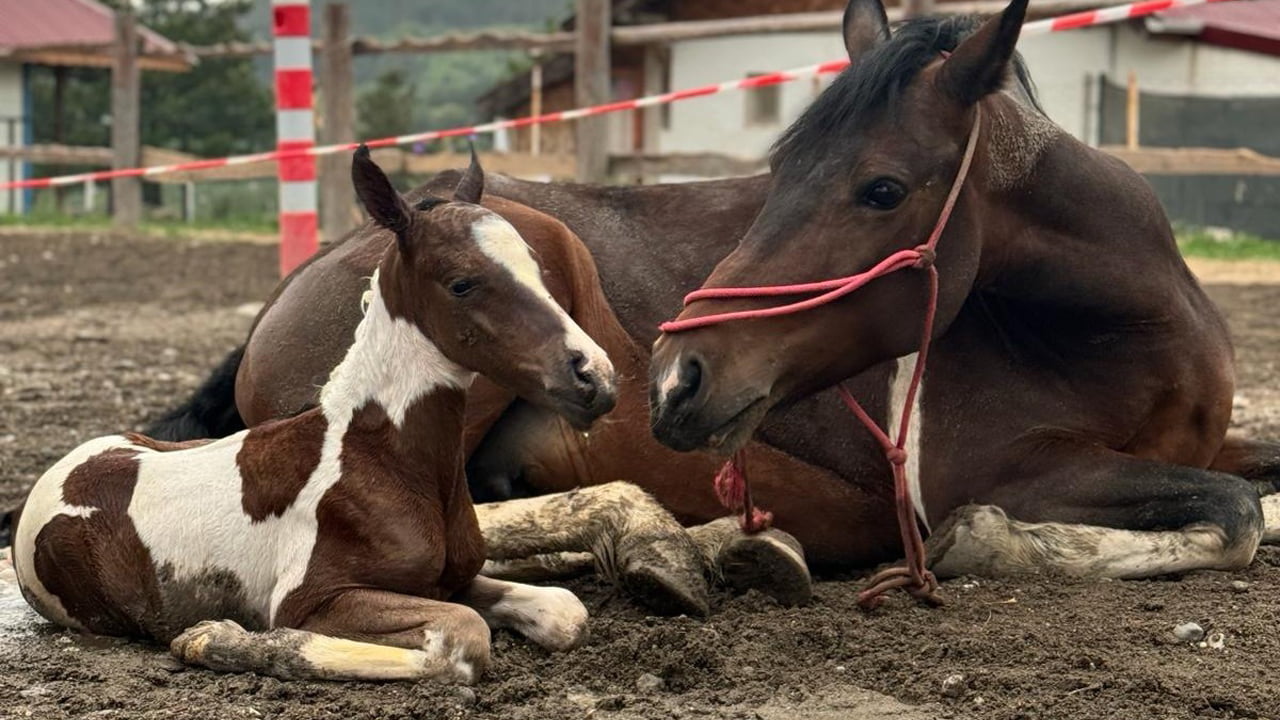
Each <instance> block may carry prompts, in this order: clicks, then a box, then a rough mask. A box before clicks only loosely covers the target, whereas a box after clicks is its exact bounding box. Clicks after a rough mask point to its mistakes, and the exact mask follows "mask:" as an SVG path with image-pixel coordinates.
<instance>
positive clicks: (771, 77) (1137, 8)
mask: <svg viewBox="0 0 1280 720" xmlns="http://www.w3.org/2000/svg"><path fill="white" fill-rule="evenodd" d="M1211 2H1230V0H1143V2H1136V3H1130V4H1127V5H1116V6H1114V7H1109V8H1103V9H1101V10H1090V11H1087V12H1080V13H1073V14H1070V15H1062V16H1059V17H1056V18H1048V19H1045V20H1037V21H1035V22H1030V23H1027V24H1026V25H1024V26H1023V29H1022V34H1023V35H1024V36H1026V35H1041V34H1045V33H1051V32H1061V31H1063V30H1075V29H1077V28H1083V27H1091V26H1096V25H1105V24H1107V23H1113V22H1118V21H1121V20H1127V19H1132V18H1137V17H1142V16H1144V15H1150V14H1152V13H1156V12H1160V11H1162V10H1170V9H1173V8H1179V7H1188V6H1191V5H1203V4H1205V3H1211ZM848 66H849V61H848V60H847V59H841V60H832V61H831V62H825V63H820V64H818V65H808V66H805V67H799V68H793V69H791V70H783V71H780V72H775V73H769V74H767V75H757V76H754V77H749V78H745V79H742V80H730V81H728V82H722V83H717V84H714V85H704V86H702V87H696V88H689V89H685V90H676V91H674V92H668V93H662V94H660V95H649V96H647V97H642V98H635V99H632V100H621V101H618V102H612V103H606V104H603V105H593V106H591V107H585V108H577V109H574V110H564V111H560V112H550V113H543V114H542V115H532V116H528V117H522V118H515V119H512V120H498V121H495V122H489V123H482V124H479V125H470V126H467V127H458V128H450V129H447V130H428V131H427V132H420V133H412V134H409V135H399V136H396V137H389V138H379V139H377V140H368V141H366V142H365V144H367V145H368V146H369V147H372V148H378V147H391V146H396V145H409V144H412V143H417V142H427V141H430V140H439V139H442V138H450V137H460V136H468V135H478V134H482V133H491V132H496V131H498V130H506V129H512V128H522V127H526V126H529V125H538V124H543V123H553V122H561V121H565V120H577V119H578V118H583V117H589V116H592V115H604V114H606V113H613V112H621V111H625V110H636V109H639V108H645V107H651V106H653V105H665V104H666V103H672V102H677V101H679V100H688V99H690V98H697V97H703V96H706V95H716V94H718V93H722V92H729V91H732V90H746V89H750V88H757V87H765V86H767V85H778V84H781V83H786V82H791V81H793V80H798V79H801V78H806V77H813V76H817V75H827V74H830V73H837V72H840V71H841V70H843V69H845V68H846V67H848ZM358 145H359V143H338V144H336V145H317V146H314V147H310V148H305V149H301V150H284V149H280V150H277V151H275V152H262V153H255V154H252V155H236V156H232V157H226V158H216V159H209V160H196V161H193V162H186V163H177V164H174V165H155V166H152V167H145V168H126V169H123V170H101V171H98V172H90V173H80V174H77V175H61V176H58V177H45V178H32V179H30V180H17V181H14V182H8V183H0V190H5V189H8V188H41V187H51V186H58V185H74V184H76V183H83V182H87V181H95V180H109V179H111V178H117V177H150V176H154V175H164V174H166V173H175V172H190V171H195V170H208V169H210V168H219V167H227V166H232V165H249V164H252V163H260V162H268V161H271V160H292V159H295V158H301V157H315V156H319V155H331V154H333V153H340V152H350V151H352V150H354V149H355V148H356V147H357V146H358Z"/></svg>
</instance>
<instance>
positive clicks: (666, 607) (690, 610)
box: [620, 562, 711, 617]
mask: <svg viewBox="0 0 1280 720" xmlns="http://www.w3.org/2000/svg"><path fill="white" fill-rule="evenodd" d="M620 580H621V583H622V588H623V590H625V591H626V592H627V593H628V594H630V595H631V596H632V597H634V598H635V599H636V600H638V601H640V602H641V603H642V604H644V605H645V607H648V608H649V609H650V610H653V611H654V612H655V613H657V614H659V615H693V616H696V617H705V616H706V615H707V614H709V613H710V612H711V604H710V601H709V600H708V599H707V581H706V579H705V578H703V576H702V573H701V572H697V573H693V572H682V571H681V570H680V569H679V568H670V567H665V566H661V565H656V564H654V563H651V562H650V563H644V562H634V563H631V564H630V567H628V568H627V569H626V570H625V571H623V573H622V576H621V578H620Z"/></svg>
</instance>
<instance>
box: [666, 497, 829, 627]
mask: <svg viewBox="0 0 1280 720" xmlns="http://www.w3.org/2000/svg"><path fill="white" fill-rule="evenodd" d="M689 535H690V537H692V538H693V541H694V542H695V543H697V545H698V549H699V550H701V551H702V556H703V559H704V560H705V561H706V563H707V567H708V569H709V570H710V572H711V575H712V576H713V577H715V578H716V579H718V580H720V581H722V582H724V583H725V584H726V585H728V586H729V587H731V588H733V589H734V590H736V591H738V592H746V591H747V590H758V591H760V592H762V593H764V594H766V595H768V596H769V597H772V598H773V599H774V600H777V601H778V603H780V604H782V605H785V606H788V607H789V606H794V605H803V604H804V603H807V602H809V600H810V599H811V598H812V597H813V580H812V578H810V576H809V566H808V565H807V564H806V563H805V559H804V548H802V547H801V546H800V543H799V542H798V541H797V540H796V539H795V538H794V537H792V536H791V535H790V534H788V533H785V532H783V531H781V530H778V529H777V528H771V529H769V530H765V531H764V532H760V533H754V534H751V535H748V534H747V533H744V532H743V531H742V529H741V528H740V527H739V525H738V518H736V517H724V518H720V519H719V520H714V521H712V522H709V523H707V524H705V525H699V526H697V527H692V528H689Z"/></svg>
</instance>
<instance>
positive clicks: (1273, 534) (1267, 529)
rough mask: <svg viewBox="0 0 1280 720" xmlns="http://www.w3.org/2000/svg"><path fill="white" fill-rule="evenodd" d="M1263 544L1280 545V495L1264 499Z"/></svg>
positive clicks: (1268, 496)
mask: <svg viewBox="0 0 1280 720" xmlns="http://www.w3.org/2000/svg"><path fill="white" fill-rule="evenodd" d="M1262 522H1263V525H1264V528H1263V531H1262V542H1264V543H1267V544H1268V545H1276V544H1280V493H1276V494H1274V495H1267V496H1266V497H1264V498H1262Z"/></svg>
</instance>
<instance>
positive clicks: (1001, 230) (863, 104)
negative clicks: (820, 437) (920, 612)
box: [651, 0, 1276, 577]
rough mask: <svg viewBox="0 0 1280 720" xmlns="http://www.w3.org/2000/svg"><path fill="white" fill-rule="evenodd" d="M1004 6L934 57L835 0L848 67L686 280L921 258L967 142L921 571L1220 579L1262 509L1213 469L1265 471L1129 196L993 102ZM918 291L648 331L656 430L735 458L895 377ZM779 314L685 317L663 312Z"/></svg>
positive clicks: (925, 490) (926, 432) (721, 303)
mask: <svg viewBox="0 0 1280 720" xmlns="http://www.w3.org/2000/svg"><path fill="white" fill-rule="evenodd" d="M1026 5H1027V2H1026V0H1014V2H1013V3H1012V4H1011V5H1010V6H1009V7H1008V8H1007V9H1006V10H1005V12H1004V13H1003V14H1002V15H1000V16H999V17H996V18H993V19H991V20H990V21H988V22H987V23H985V24H984V25H983V26H982V27H981V28H980V29H978V30H977V31H976V32H974V33H973V34H971V35H970V36H968V37H967V38H965V39H963V40H962V41H960V42H958V43H953V42H952V41H951V40H952V38H951V37H950V35H951V33H949V32H947V31H946V29H947V28H948V24H945V23H943V24H939V23H937V22H925V23H911V24H908V25H906V26H905V27H903V28H902V29H900V30H899V31H898V32H897V33H896V34H894V35H893V36H892V37H890V33H889V28H888V26H887V24H886V23H885V20H884V10H883V8H882V7H881V6H880V5H879V3H878V0H855V2H854V3H853V5H852V6H851V8H850V11H849V13H848V15H847V21H848V25H849V28H848V32H847V41H848V42H847V45H848V51H849V56H850V58H851V60H852V61H853V66H852V67H851V68H850V70H849V71H848V72H846V73H845V74H843V75H842V76H841V77H840V78H838V79H837V80H836V81H835V83H834V84H833V85H832V86H831V88H830V89H828V90H827V91H826V92H825V93H824V94H823V95H822V97H821V98H819V99H818V100H817V101H816V102H815V103H814V104H813V105H812V107H810V108H809V109H808V110H807V111H806V112H805V114H804V115H803V116H802V117H801V118H800V119H799V120H798V121H797V122H796V123H795V124H794V125H793V126H792V127H791V128H790V129H789V130H788V131H787V133H786V135H784V136H783V137H782V139H781V140H780V141H779V142H778V144H777V145H776V147H775V149H774V152H773V156H772V169H773V173H772V180H771V186H770V189H769V192H768V194H767V196H766V199H765V201H764V205H763V207H762V209H761V211H760V214H759V215H758V216H757V217H756V219H755V221H754V223H753V224H752V226H751V228H750V229H749V230H748V231H747V232H746V234H745V235H744V237H743V238H742V241H741V243H740V244H739V246H738V248H737V249H735V250H734V252H732V253H731V254H730V255H729V256H728V257H727V258H725V259H724V260H723V261H722V262H721V263H720V264H719V265H718V266H717V267H716V269H715V271H714V272H712V273H711V275H710V277H709V278H708V279H707V281H706V283H705V284H704V287H707V288H725V287H759V286H769V285H777V284H786V283H797V282H808V281H814V280H822V279H826V278H828V277H831V276H832V275H848V274H851V273H855V272H859V271H862V270H865V269H867V268H869V267H871V266H873V265H875V264H876V263H877V262H878V261H880V260H881V259H883V258H886V257H888V256H889V255H890V254H892V253H894V252H897V251H902V250H907V249H910V248H912V247H914V246H917V245H919V244H921V243H923V242H924V241H925V238H926V236H927V235H928V234H929V230H930V228H932V227H933V226H934V224H935V221H936V220H937V219H938V218H939V216H940V213H942V212H943V210H942V208H943V203H944V199H945V198H946V196H947V194H948V191H949V189H950V188H951V186H952V181H953V178H956V177H957V175H958V168H959V167H960V166H961V157H962V155H963V154H964V151H965V148H966V138H967V137H968V136H969V135H970V133H971V132H976V133H978V138H979V139H978V140H977V144H976V148H975V150H976V153H975V155H974V159H973V164H972V170H971V171H970V172H969V174H968V177H967V180H964V181H963V187H962V189H961V192H960V194H959V197H958V204H957V205H956V206H955V211H954V214H953V215H951V218H950V223H949V225H947V227H946V231H945V233H944V234H943V235H942V236H941V239H940V241H939V242H938V244H937V256H936V263H935V267H936V268H937V271H938V274H939V277H940V286H939V291H938V300H937V318H936V324H935V325H934V330H933V338H934V344H933V350H932V355H931V356H930V359H929V365H928V370H927V373H926V374H925V376H924V378H925V380H924V385H923V388H922V391H921V393H920V394H919V395H918V396H917V401H918V403H919V404H918V407H917V412H916V413H915V416H914V417H915V418H916V419H918V427H916V428H913V429H914V430H915V432H913V433H912V435H911V437H912V440H913V442H914V447H912V448H910V450H911V452H910V456H912V457H914V458H918V467H915V468H912V470H913V471H914V472H913V474H915V475H916V477H918V478H919V488H918V492H917V493H916V496H917V500H918V504H917V510H918V513H919V515H920V517H921V518H922V519H923V520H924V521H925V522H926V523H928V524H930V525H932V526H933V527H935V528H937V530H936V532H935V533H934V537H933V538H932V542H931V544H932V553H931V554H932V562H933V567H934V569H935V570H937V571H939V572H940V573H946V574H955V573H984V574H988V573H1007V572H1018V571H1034V570H1038V569H1056V570H1060V571H1064V572H1067V573H1072V574H1089V575H1100V576H1108V577H1140V576H1147V575H1153V574H1160V573H1168V572H1177V571H1183V570H1190V569H1195V568H1224V569H1225V568H1239V567H1243V566H1245V565H1247V564H1248V563H1249V562H1250V561H1251V559H1252V558H1253V555H1254V551H1255V549H1256V547H1257V545H1258V542H1259V540H1260V538H1261V537H1262V534H1263V528H1264V515H1263V512H1262V508H1261V506H1260V504H1259V498H1258V492H1257V490H1256V489H1255V487H1254V486H1253V485H1252V484H1250V483H1249V482H1246V481H1245V480H1242V479H1241V478H1240V477H1237V476H1235V475H1231V474H1226V473H1224V472H1221V471H1222V470H1226V471H1228V472H1233V473H1241V472H1246V471H1247V472H1250V473H1252V474H1254V475H1255V477H1256V476H1265V477H1268V478H1270V477H1275V471H1276V466H1275V464H1274V457H1275V454H1274V452H1272V453H1271V455H1270V457H1264V456H1260V455H1258V454H1256V451H1257V450H1259V449H1261V448H1262V447H1263V446H1260V445H1254V446H1251V447H1247V446H1245V445H1243V444H1240V443H1236V442H1227V441H1225V436H1226V429H1227V425H1228V421H1229V419H1230V412H1231V395H1232V383H1233V370H1232V353H1231V345H1230V342H1229V339H1228V335H1227V330H1226V325H1225V323H1224V322H1223V320H1222V318H1221V317H1220V315H1219V314H1218V312H1217V310H1216V309H1215V308H1214V307H1213V305H1212V304H1211V303H1210V301H1209V300H1208V299H1207V298H1206V297H1205V295H1204V293H1203V292H1202V291H1201V289H1200V287H1199V286H1198V285H1197V283H1196V281H1195V279H1194V278H1193V277H1192V275H1191V273H1190V272H1189V271H1188V270H1187V268H1186V265H1185V264H1184V263H1183V261H1182V259H1181V257H1180V256H1179V254H1178V250H1177V247H1176V245H1175V243H1174V239H1173V235H1172V233H1171V231H1170V228H1169V223H1168V220H1167V219H1166V217H1165V215H1164V212H1163V210H1162V209H1161V207H1160V205H1159V203H1158V202H1157V200H1156V198H1155V197H1154V195H1153V193H1152V192H1151V190H1150V188H1149V187H1148V186H1147V184H1146V183H1145V182H1144V181H1143V180H1142V179H1141V178H1140V177H1139V176H1138V175H1137V174H1136V173H1134V172H1133V171H1132V170H1130V169H1129V168H1128V167H1127V166H1125V165H1124V164H1123V163H1121V162H1119V161H1118V160H1115V159H1113V158H1110V157H1108V156H1106V155H1104V154H1102V153H1100V152H1098V151H1096V150H1093V149H1091V148H1089V147H1086V146H1084V145H1082V144H1081V143H1079V142H1077V141H1075V140H1074V139H1073V138H1071V137H1070V136H1068V135H1067V134H1066V133H1064V132H1062V131H1061V130H1060V129H1058V128H1057V127H1056V126H1054V125H1052V124H1051V123H1049V122H1048V121H1047V120H1046V119H1045V118H1044V117H1043V116H1042V115H1040V114H1039V113H1037V112H1035V111H1034V110H1033V109H1032V108H1030V107H1028V106H1027V105H1026V104H1024V103H1022V102H1019V101H1018V100H1017V99H1015V98H1014V97H1012V96H1010V95H1009V94H1007V93H1004V92H1001V90H1002V88H1003V87H1004V84H1005V81H1006V78H1007V77H1008V76H1009V75H1010V68H1011V63H1012V62H1013V60H1012V58H1013V56H1014V45H1015V43H1016V42H1017V39H1018V33H1019V30H1020V28H1021V25H1022V21H1023V16H1024V13H1025V10H1026ZM940 30H941V31H940ZM975 123H976V124H977V127H976V128H975ZM832 138H839V139H840V141H839V145H838V146H836V147H838V150H836V149H835V147H833V144H832ZM927 283H928V279H927V275H926V274H925V273H922V272H912V271H910V270H908V271H903V272H900V273H897V274H894V275H890V276H888V277H884V278H882V279H878V280H875V281H873V282H871V283H870V284H868V285H866V286H865V287H863V288H862V289H860V290H858V291H857V292H853V293H851V294H848V295H846V296H844V297H842V298H840V299H838V300H836V301H834V302H831V303H829V304H825V305H822V306H819V307H815V308H813V309H810V310H807V311H805V312H800V313H796V314H786V315H777V316H771V317H756V318H751V319H745V320H737V321H730V322H725V323H721V324H712V325H709V326H704V327H700V328H697V329H692V330H688V331H687V332H681V333H678V334H671V335H665V336H663V337H662V338H660V339H659V340H658V342H657V344H656V346H655V351H654V356H653V365H652V375H651V377H652V379H653V383H652V387H653V395H652V408H653V424H654V431H655V433H656V434H657V436H658V437H659V439H661V440H662V441H663V442H664V443H667V444H668V445H670V446H672V447H675V448H680V449H685V448H697V447H706V446H708V445H710V444H714V445H718V446H719V447H721V449H723V450H726V451H732V450H733V449H734V448H736V447H738V446H741V445H742V444H743V443H745V442H746V441H747V439H748V438H749V437H751V435H752V433H753V432H754V431H755V429H756V427H757V425H758V424H759V423H760V420H761V418H763V417H764V415H765V414H766V413H767V412H768V411H769V410H770V409H771V408H773V407H775V406H778V405H782V404H785V403H788V402H790V401H793V400H795V399H797V398H801V397H805V396H807V395H809V394H811V393H813V392H814V391H815V390H820V389H822V388H826V387H829V386H831V385H833V384H835V383H837V382H840V381H842V380H844V379H845V378H848V377H850V376H856V375H858V374H859V373H863V372H865V371H867V370H868V369H869V368H872V367H875V366H877V365H880V364H883V363H884V362H886V361H892V360H894V359H895V358H898V359H899V360H898V362H899V377H906V376H908V375H909V374H910V372H909V368H910V367H911V366H912V365H913V364H914V355H913V354H912V353H913V351H914V350H916V349H917V348H918V347H919V342H920V329H921V327H922V324H923V322H924V313H925V309H926V290H927ZM792 299H794V298H787V300H788V301H789V300H792ZM776 304H778V303H777V302H769V301H761V300H760V299H741V298H735V299H719V300H708V301H699V302H693V303H691V304H690V305H689V306H688V307H686V308H685V310H684V311H683V312H682V313H681V315H680V318H681V319H689V318H696V317H700V316H704V315H709V314H712V313H724V312H733V311H758V310H759V309H761V308H762V307H765V306H768V305H776ZM880 417H881V418H883V417H884V416H883V415H882V416H880ZM1242 453H1243V454H1250V453H1252V455H1251V461H1250V462H1249V463H1242V462H1241V459H1242V457H1243V455H1242ZM876 455H879V453H876ZM1260 459H1262V460H1265V462H1261V463H1258V462H1257V461H1258V460H1260ZM866 461H867V462H876V461H878V462H880V463H881V464H882V467H883V463H884V460H883V459H881V458H879V457H876V456H875V455H873V456H869V457H867V458H866ZM882 472H884V471H882ZM857 521H858V518H855V517H850V522H857Z"/></svg>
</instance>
